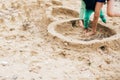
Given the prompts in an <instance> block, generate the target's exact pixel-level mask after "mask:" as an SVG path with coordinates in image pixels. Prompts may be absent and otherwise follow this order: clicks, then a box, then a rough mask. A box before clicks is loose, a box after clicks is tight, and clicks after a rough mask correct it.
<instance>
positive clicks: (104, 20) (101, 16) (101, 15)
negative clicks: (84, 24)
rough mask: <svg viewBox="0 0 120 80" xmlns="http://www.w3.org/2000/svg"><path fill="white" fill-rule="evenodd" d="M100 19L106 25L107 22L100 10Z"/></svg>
mask: <svg viewBox="0 0 120 80" xmlns="http://www.w3.org/2000/svg"><path fill="white" fill-rule="evenodd" d="M100 18H101V20H102V21H103V22H104V23H106V21H107V20H106V17H105V15H104V13H103V11H102V10H101V11H100Z"/></svg>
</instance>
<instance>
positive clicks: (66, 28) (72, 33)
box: [55, 21, 116, 41]
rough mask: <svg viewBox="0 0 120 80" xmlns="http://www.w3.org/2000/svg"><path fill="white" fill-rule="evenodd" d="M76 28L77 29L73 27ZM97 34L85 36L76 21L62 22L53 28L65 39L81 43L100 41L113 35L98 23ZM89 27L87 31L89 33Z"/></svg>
mask: <svg viewBox="0 0 120 80" xmlns="http://www.w3.org/2000/svg"><path fill="white" fill-rule="evenodd" d="M74 26H77V27H74ZM97 26H98V27H97V34H96V35H92V36H85V33H84V30H83V29H82V28H80V27H79V26H78V21H69V22H63V23H61V24H59V25H57V27H56V28H55V31H57V32H58V33H59V34H62V35H63V36H65V37H67V38H72V39H77V40H81V41H91V40H102V39H104V38H109V37H111V36H113V35H115V34H116V33H115V31H114V30H112V29H110V28H108V27H105V26H104V25H102V24H100V23H98V25H97ZM91 30H92V28H91V25H90V28H89V31H91Z"/></svg>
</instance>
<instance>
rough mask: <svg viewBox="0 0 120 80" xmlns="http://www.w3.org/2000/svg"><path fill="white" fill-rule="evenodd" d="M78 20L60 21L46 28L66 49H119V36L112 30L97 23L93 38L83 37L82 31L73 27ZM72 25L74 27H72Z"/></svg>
mask: <svg viewBox="0 0 120 80" xmlns="http://www.w3.org/2000/svg"><path fill="white" fill-rule="evenodd" d="M77 22H78V19H77V18H76V19H69V20H60V21H56V22H53V23H51V24H50V25H49V26H48V32H49V33H50V34H51V35H52V36H54V37H56V38H57V39H59V40H60V41H62V42H65V43H67V44H69V45H68V47H70V46H71V47H75V46H76V48H78V49H82V48H86V47H89V48H94V49H96V48H99V47H102V46H103V47H104V46H109V47H111V48H113V49H119V47H120V35H119V34H118V33H117V32H115V31H114V30H112V29H110V28H109V27H106V26H105V25H102V24H100V23H98V28H97V34H96V35H93V36H88V37H85V36H83V35H84V33H83V29H81V28H80V27H73V26H77V25H78V23H77ZM73 23H74V25H73Z"/></svg>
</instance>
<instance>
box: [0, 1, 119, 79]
mask: <svg viewBox="0 0 120 80" xmlns="http://www.w3.org/2000/svg"><path fill="white" fill-rule="evenodd" d="M55 6H56V8H57V7H58V6H59V7H62V10H60V12H58V11H59V10H55V11H53V12H52V14H51V13H49V11H48V10H51V8H53V7H55ZM79 6H80V0H76V1H73V0H19V1H18V0H0V80H119V78H120V54H119V53H120V40H119V37H120V36H117V38H118V39H116V40H114V41H112V40H111V41H110V42H109V45H103V46H97V47H96V48H94V47H95V46H94V45H93V47H92V48H91V47H81V48H79V47H77V46H79V45H78V44H76V45H70V44H69V43H68V42H66V41H64V40H61V39H59V38H58V37H59V36H56V37H55V36H53V35H51V34H50V33H49V32H48V26H49V25H50V24H51V23H53V22H55V21H58V22H59V20H67V19H72V18H78V17H77V16H78V13H79ZM115 7H116V9H118V10H120V8H119V4H116V5H115ZM64 8H65V9H64ZM67 8H68V9H67ZM105 8H106V6H104V11H105ZM70 9H71V10H70ZM72 14H73V15H72ZM48 15H49V16H48ZM54 17H55V18H54ZM91 19H92V17H91ZM107 21H108V22H107V24H104V26H105V27H103V26H102V27H100V29H104V30H106V28H107V31H104V30H103V31H102V33H106V32H108V33H107V35H110V34H111V35H110V36H108V37H111V36H114V35H119V34H120V24H119V23H120V18H110V17H108V19H107ZM99 23H100V24H103V23H102V22H101V21H100V20H99ZM69 24H71V23H70V22H68V23H67V24H66V25H69ZM66 25H62V24H60V25H59V26H60V27H59V28H58V29H56V31H57V32H58V33H60V34H62V35H63V36H65V37H71V38H73V39H77V40H81V38H82V37H81V36H79V35H80V34H82V33H79V32H80V31H81V30H80V28H79V27H72V25H70V26H69V28H68V26H67V27H65V26H66ZM63 28H64V29H63ZM108 29H110V30H109V31H108ZM70 30H71V31H70ZM98 32H99V33H100V30H99V29H98ZM111 32H114V34H112V33H111ZM108 37H105V36H104V37H102V39H105V38H108ZM84 39H85V38H84ZM95 39H99V37H97V38H96V37H93V38H92V39H90V40H88V42H89V41H93V40H95ZM82 40H83V39H82ZM83 41H86V40H83ZM101 42H102V40H101ZM99 44H100V43H99ZM102 44H103V43H102Z"/></svg>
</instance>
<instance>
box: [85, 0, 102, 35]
mask: <svg viewBox="0 0 120 80" xmlns="http://www.w3.org/2000/svg"><path fill="white" fill-rule="evenodd" d="M103 4H104V3H101V2H97V3H96V7H95V14H94V19H93V22H92V32H90V33H88V34H87V36H90V35H94V34H96V28H97V23H98V19H99V16H100V10H101V8H102V6H103Z"/></svg>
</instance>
